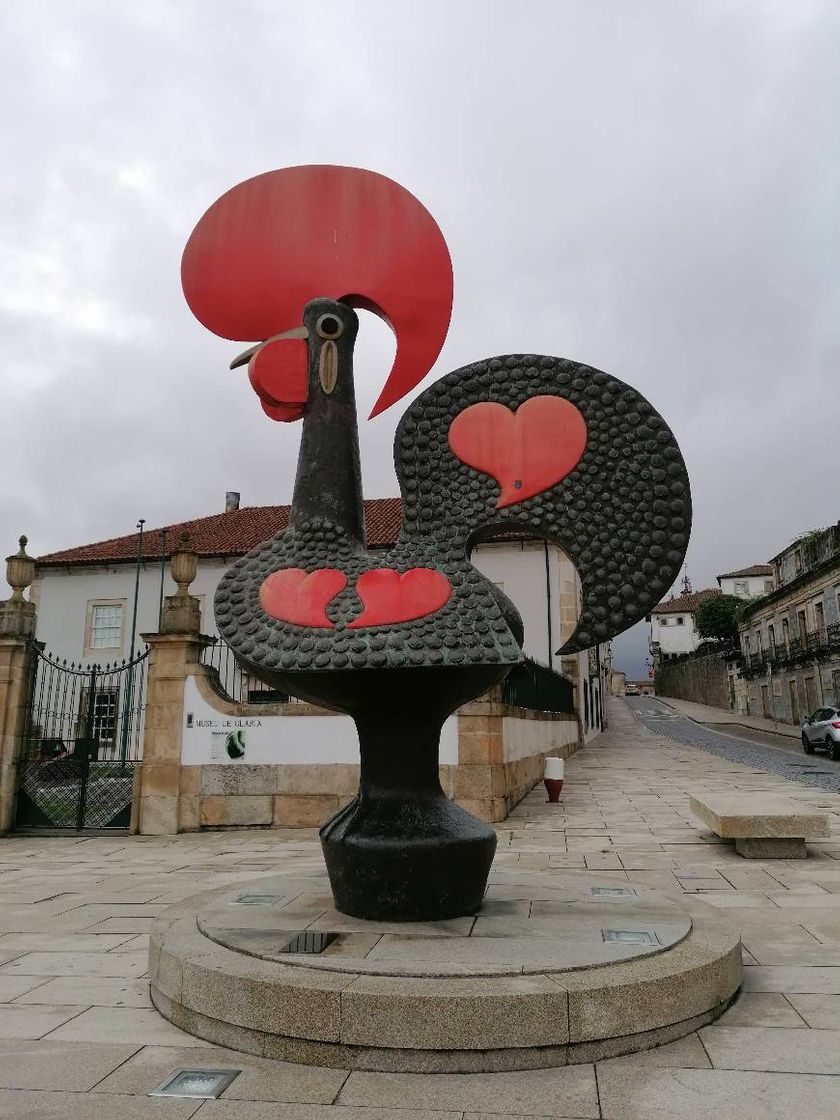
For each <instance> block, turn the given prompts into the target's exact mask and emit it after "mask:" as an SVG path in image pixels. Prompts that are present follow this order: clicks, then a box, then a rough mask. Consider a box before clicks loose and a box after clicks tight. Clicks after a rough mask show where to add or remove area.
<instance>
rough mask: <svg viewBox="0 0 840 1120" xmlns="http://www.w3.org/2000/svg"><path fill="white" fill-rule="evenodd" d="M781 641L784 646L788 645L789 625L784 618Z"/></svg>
mask: <svg viewBox="0 0 840 1120" xmlns="http://www.w3.org/2000/svg"><path fill="white" fill-rule="evenodd" d="M782 641H783V642H784V643H785V645H786V646H788V645H790V623H789V622H788V620H787V619H786V618H783V619H782Z"/></svg>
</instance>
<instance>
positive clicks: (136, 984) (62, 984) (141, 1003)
mask: <svg viewBox="0 0 840 1120" xmlns="http://www.w3.org/2000/svg"><path fill="white" fill-rule="evenodd" d="M4 979H7V980H8V981H9V982H13V981H15V980H18V981H21V982H23V981H24V980H33V979H35V977H23V976H20V977H13V976H9V977H5V978H4ZM39 979H41V980H43V977H40V978H39ZM0 985H2V980H0ZM15 1003H16V1005H17V1004H23V1003H27V1004H30V1003H75V1004H83V1005H85V1006H91V1007H151V1006H152V1001H151V999H150V997H149V981H148V980H123V979H120V978H119V977H110V976H59V977H57V978H56V979H55V980H47V981H46V983H41V984H40V986H39V987H36V988H33V989H32V990H28V991H25V992H24V994H22V995H20V996H19V997H18V998H17V999H16V1001H15Z"/></svg>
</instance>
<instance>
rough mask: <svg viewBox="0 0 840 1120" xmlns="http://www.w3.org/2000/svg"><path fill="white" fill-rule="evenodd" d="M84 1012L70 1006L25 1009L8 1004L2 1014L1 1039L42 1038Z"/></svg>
mask: <svg viewBox="0 0 840 1120" xmlns="http://www.w3.org/2000/svg"><path fill="white" fill-rule="evenodd" d="M81 1010H83V1009H82V1008H81V1007H73V1006H70V1005H60V1004H58V1005H57V1004H48V1005H46V1006H43V1007H23V1006H19V1005H18V1004H16V1003H10V1004H7V1005H6V1006H5V1007H4V1008H3V1009H2V1014H0V1038H42V1037H43V1036H44V1035H45V1034H48V1033H49V1032H50V1031H51V1030H54V1029H55V1028H56V1027H58V1026H60V1025H61V1024H62V1023H66V1022H67V1020H68V1019H72V1018H73V1017H74V1016H76V1015H78V1014H79V1012H80V1011H81Z"/></svg>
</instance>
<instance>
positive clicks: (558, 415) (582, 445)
mask: <svg viewBox="0 0 840 1120" xmlns="http://www.w3.org/2000/svg"><path fill="white" fill-rule="evenodd" d="M449 446H450V448H451V449H452V451H453V452H454V454H455V455H457V456H458V458H459V459H460V460H461V462H462V463H466V464H467V466H468V467H474V468H475V469H476V470H477V471H483V472H484V473H485V474H489V475H492V476H493V478H495V479H496V481H497V482H498V483H499V485H500V486H501V488H502V492H501V494H500V495H499V500H498V502H497V503H496V509H501V508H502V507H503V506H510V505H515V504H516V502H524V501H525V499H526V498H532V497H533V496H534V495H535V494H541V493H542V492H543V491H544V490H548V489H550V487H552V486H555V485H556V484H557V483H558V482H560V481H561V479H564V478H565V477H566V475H567V474H568V473H569V472H570V471H571V470H573V469H574V468H575V467H576V466H577V465H578V463H579V462H580V460H581V456H582V455H583V453H584V451H585V450H586V421H585V420H584V418H583V416H582V414H581V412H580V410H579V409H577V408H575V406H574V405H573V404H572V402H571V401H567V400H566V399H565V398H564V397H549V396H541V397H531V398H530V399H529V400H527V401H525V402H524V403H523V404H521V405H520V406H519V408H518V409H517V410H516V412H511V410H510V409H509V408H508V407H507V405H504V404H498V403H497V402H495V401H483V402H482V403H481V404H473V405H470V407H469V408H465V409H464V411H463V412H460V413H459V414H458V415H457V416H456V417H455V419H454V420H453V421H452V423H451V424H450V426H449Z"/></svg>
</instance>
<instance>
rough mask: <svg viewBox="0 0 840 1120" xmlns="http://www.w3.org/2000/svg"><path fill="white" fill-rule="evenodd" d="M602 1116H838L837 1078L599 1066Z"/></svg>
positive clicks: (640, 1119)
mask: <svg viewBox="0 0 840 1120" xmlns="http://www.w3.org/2000/svg"><path fill="white" fill-rule="evenodd" d="M598 1089H599V1092H600V1099H601V1108H602V1110H603V1113H602V1114H603V1117H604V1120H791V1117H792V1116H793V1117H795V1116H806V1117H807V1120H837V1117H838V1116H840V1078H835V1077H821V1076H817V1075H813V1074H812V1075H804V1074H803V1075H797V1074H791V1073H752V1072H742V1071H740V1070H738V1071H735V1070H719V1069H710V1070H705V1069H651V1068H650V1067H649V1066H644V1067H639V1068H636V1069H633V1068H631V1067H630V1066H629V1065H628V1064H627V1063H623V1064H621V1065H619V1064H616V1066H614V1067H612V1068H609V1069H606V1068H604V1067H600V1068H599V1075H598Z"/></svg>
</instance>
